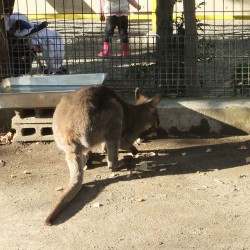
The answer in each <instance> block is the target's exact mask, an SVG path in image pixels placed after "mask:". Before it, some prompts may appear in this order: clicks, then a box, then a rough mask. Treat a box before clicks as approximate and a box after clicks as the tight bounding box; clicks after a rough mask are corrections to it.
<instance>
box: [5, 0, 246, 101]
mask: <svg viewBox="0 0 250 250" xmlns="http://www.w3.org/2000/svg"><path fill="white" fill-rule="evenodd" d="M138 2H139V4H140V5H141V7H142V8H141V10H140V11H137V10H136V9H135V8H133V7H131V8H130V11H131V13H130V16H129V30H128V33H129V55H128V56H126V57H124V56H121V53H122V52H121V49H122V48H121V46H122V45H121V42H120V36H119V34H118V30H117V29H116V30H115V33H114V36H113V39H112V42H110V48H109V55H108V56H98V53H99V52H100V51H101V50H102V46H103V41H104V33H105V22H101V21H100V20H99V16H100V10H99V1H97V0H86V1H80V0H79V1H78V0H72V1H64V0H62V1H58V0H57V1H56V0H47V1H45V0H44V1H28V0H27V1H22V0H16V1H15V6H14V10H13V12H20V13H23V14H25V15H27V16H28V18H29V21H31V22H37V21H38V20H39V21H41V22H42V21H47V22H48V26H47V28H48V29H52V30H56V31H58V32H59V33H60V34H61V36H62V41H63V44H64V45H65V48H63V50H65V55H63V59H64V60H63V63H62V65H59V66H60V67H58V68H60V70H58V68H56V69H55V70H54V71H53V70H50V69H49V68H48V57H49V55H48V53H50V51H49V52H48V53H47V52H46V51H45V49H40V50H39V49H38V50H34V49H33V48H32V49H31V46H30V43H31V39H32V35H30V34H28V35H27V36H24V37H15V36H9V37H8V39H9V40H8V43H9V55H10V63H11V67H10V70H9V71H8V76H9V75H12V76H19V75H23V74H64V73H67V74H79V73H80V74H81V73H99V72H105V73H108V79H107V83H108V84H109V85H111V86H112V87H113V88H115V89H116V90H117V91H120V92H121V93H122V94H126V93H128V94H131V93H132V92H133V91H134V89H135V87H137V86H139V87H141V88H142V89H143V90H144V91H146V92H148V93H149V94H150V93H155V92H159V93H161V94H162V95H163V96H169V97H183V96H197V95H199V96H202V97H217V98H218V97H234V96H237V97H238V96H249V90H250V88H249V86H250V83H249V75H250V72H249V71H250V62H249V52H250V42H249V30H250V29H249V28H250V20H249V19H250V4H249V3H248V1H247V0H240V1H236V0H221V1H215V0H209V1H207V2H203V1H196V10H195V11H196V26H197V34H198V36H197V39H196V38H195V39H196V40H197V52H196V53H194V54H195V55H196V58H195V60H197V69H196V70H195V75H191V77H190V79H191V80H190V83H188V81H187V69H188V67H189V66H190V65H187V63H186V62H185V53H186V47H185V45H186V44H188V43H192V41H193V38H192V37H187V36H186V34H185V29H186V26H185V25H186V24H185V15H184V10H183V3H182V1H177V2H176V3H175V5H174V13H173V35H172V36H171V38H170V39H168V41H167V44H166V47H167V48H168V56H167V57H166V58H165V60H164V61H162V60H161V61H159V60H158V55H157V53H156V50H157V43H158V42H159V39H161V37H159V36H158V35H157V24H156V20H157V17H156V11H155V10H156V7H157V4H158V1H157V0H138ZM25 5H26V6H25ZM6 18H8V15H6ZM6 18H5V19H6ZM166 26H167V24H166ZM47 36H49V34H47ZM51 38H54V37H51ZM44 41H45V40H44ZM45 43H46V42H45ZM48 43H49V42H48ZM57 45H58V44H57ZM46 46H49V44H46ZM54 46H55V45H54ZM54 48H56V50H57V52H58V47H54ZM46 53H47V54H46ZM61 66H62V67H61ZM61 68H62V69H63V70H61ZM6 76H7V74H6V75H4V73H2V78H4V77H6ZM193 79H195V84H194V83H193V82H194V81H193Z"/></svg>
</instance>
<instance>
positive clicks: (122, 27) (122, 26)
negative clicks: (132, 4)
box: [118, 16, 129, 57]
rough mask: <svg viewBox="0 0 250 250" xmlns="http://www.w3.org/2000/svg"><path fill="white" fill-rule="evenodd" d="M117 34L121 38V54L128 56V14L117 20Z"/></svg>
mask: <svg viewBox="0 0 250 250" xmlns="http://www.w3.org/2000/svg"><path fill="white" fill-rule="evenodd" d="M118 28H119V34H120V39H121V44H122V45H121V50H122V52H121V55H122V56H124V57H127V56H129V45H128V44H129V39H128V16H121V17H120V21H119V26H118Z"/></svg>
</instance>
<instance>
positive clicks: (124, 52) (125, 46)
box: [121, 43, 129, 57]
mask: <svg viewBox="0 0 250 250" xmlns="http://www.w3.org/2000/svg"><path fill="white" fill-rule="evenodd" d="M121 55H122V56H123V57H128V56H129V46H128V43H123V44H122V54H121Z"/></svg>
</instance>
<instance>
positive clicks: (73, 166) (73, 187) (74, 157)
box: [45, 153, 83, 226]
mask: <svg viewBox="0 0 250 250" xmlns="http://www.w3.org/2000/svg"><path fill="white" fill-rule="evenodd" d="M66 160H67V163H68V168H69V172H70V180H69V184H68V187H67V188H66V190H65V191H64V193H63V195H62V196H61V197H60V198H59V200H58V202H57V203H56V204H55V205H54V208H53V209H52V211H51V212H50V214H49V215H48V217H47V218H46V220H45V225H47V226H51V225H52V222H53V219H54V218H55V217H56V216H57V215H58V214H59V213H60V212H61V211H62V209H63V208H64V207H65V206H67V205H68V204H69V202H70V201H71V200H72V199H73V198H74V197H75V196H76V195H77V194H78V192H79V191H80V189H81V187H82V182H83V155H82V154H75V153H66Z"/></svg>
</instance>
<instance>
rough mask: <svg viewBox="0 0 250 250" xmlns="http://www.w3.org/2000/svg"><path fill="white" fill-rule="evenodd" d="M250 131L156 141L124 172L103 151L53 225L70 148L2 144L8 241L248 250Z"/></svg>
mask: <svg viewBox="0 0 250 250" xmlns="http://www.w3.org/2000/svg"><path fill="white" fill-rule="evenodd" d="M249 140H250V136H242V137H227V138H210V139H205V138H166V139H157V140H152V141H148V142H145V143H143V144H141V145H139V146H138V148H139V149H140V154H139V155H138V156H137V158H134V159H133V160H132V161H131V162H130V163H128V164H127V166H126V165H125V166H124V169H122V170H121V171H119V172H116V173H111V172H110V171H109V170H108V168H107V167H105V164H106V163H105V160H104V159H103V158H104V157H103V156H99V157H97V156H96V157H95V159H94V160H92V167H90V168H89V169H87V170H86V171H85V177H84V184H83V188H82V190H81V192H80V193H79V195H78V196H77V197H76V198H75V199H74V201H73V202H72V203H71V204H70V205H69V206H68V207H67V208H66V209H65V210H64V211H63V212H62V213H61V214H60V216H59V218H58V219H57V220H56V221H55V223H56V225H54V226H52V227H46V226H44V219H45V217H46V216H47V214H48V212H49V210H50V208H51V206H52V204H53V203H54V202H55V200H56V198H57V197H58V196H59V195H60V192H62V191H58V190H61V189H62V188H63V187H65V186H66V184H67V181H68V172H67V167H66V162H65V160H64V155H63V153H62V152H60V151H59V150H58V149H57V148H56V146H55V143H54V142H51V143H42V142H39V143H31V144H27V143H26V144H20V143H17V142H16V143H15V142H14V143H12V144H10V145H1V146H0V159H1V160H2V161H4V162H5V165H4V166H1V167H0V200H1V203H0V221H1V223H0V235H1V236H0V249H25V250H28V249H32V250H34V249H63V250H64V249H206V250H207V249H250V237H249V236H250V192H249V190H250V158H248V157H250V142H249ZM125 155H126V154H125ZM0 163H1V162H0ZM136 164H137V165H136ZM1 165H3V164H1ZM135 165H136V169H137V170H133V171H131V167H134V166H135ZM129 169H130V170H129Z"/></svg>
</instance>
